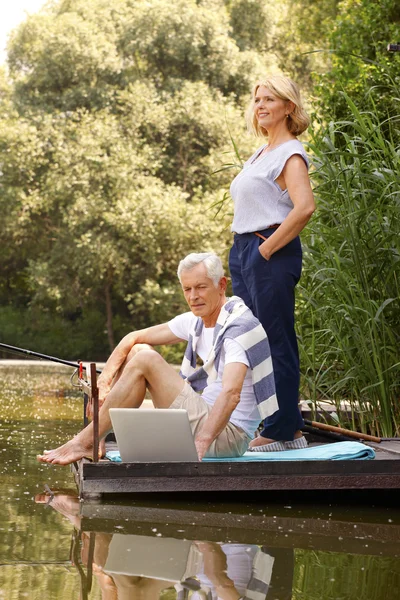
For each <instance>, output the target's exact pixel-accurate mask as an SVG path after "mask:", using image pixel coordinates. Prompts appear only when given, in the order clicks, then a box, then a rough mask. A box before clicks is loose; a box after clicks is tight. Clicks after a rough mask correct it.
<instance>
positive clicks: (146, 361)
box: [125, 344, 164, 376]
mask: <svg viewBox="0 0 400 600" xmlns="http://www.w3.org/2000/svg"><path fill="white" fill-rule="evenodd" d="M135 347H136V348H137V351H136V353H135V354H134V355H133V356H132V357H131V359H130V360H129V361H128V362H127V364H126V367H125V368H126V369H128V370H129V369H136V370H139V371H140V372H141V374H143V375H145V376H146V375H147V374H148V373H149V372H151V371H152V370H154V369H156V368H157V365H159V363H160V362H164V359H163V358H162V356H161V355H160V354H159V353H158V352H157V351H156V350H154V348H153V347H152V346H149V345H148V344H137V345H136V346H135Z"/></svg>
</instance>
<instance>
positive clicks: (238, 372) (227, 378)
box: [195, 362, 247, 460]
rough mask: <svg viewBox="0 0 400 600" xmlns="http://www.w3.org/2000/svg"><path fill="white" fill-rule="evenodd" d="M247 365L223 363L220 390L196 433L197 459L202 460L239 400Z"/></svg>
mask: <svg viewBox="0 0 400 600" xmlns="http://www.w3.org/2000/svg"><path fill="white" fill-rule="evenodd" d="M246 373H247V366H246V365H245V364H243V363H239V362H237V363H229V364H227V365H225V368H224V374H223V376H222V392H221V393H220V394H219V396H218V398H217V399H216V401H215V404H214V406H213V407H212V409H211V412H210V414H209V415H208V418H207V420H206V422H205V423H204V425H203V427H202V429H201V431H200V432H199V433H198V435H197V437H196V440H195V445H196V450H197V455H198V457H199V460H203V458H204V456H205V454H206V452H207V450H208V449H209V447H210V446H211V444H212V443H213V441H214V440H215V438H216V437H218V436H219V434H220V433H221V432H222V431H223V430H224V428H225V427H226V425H227V424H228V421H229V419H230V416H231V414H232V412H233V411H234V410H235V408H236V406H237V405H238V403H239V401H240V392H241V391H242V387H243V381H244V378H245V376H246Z"/></svg>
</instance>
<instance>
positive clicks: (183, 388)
mask: <svg viewBox="0 0 400 600" xmlns="http://www.w3.org/2000/svg"><path fill="white" fill-rule="evenodd" d="M178 277H179V280H180V282H181V285H182V290H183V293H184V296H185V299H186V301H187V303H188V305H189V308H190V311H191V312H188V313H184V314H182V315H179V316H177V317H175V318H174V319H172V320H171V321H169V322H168V323H163V324H161V325H155V326H154V327H149V328H147V329H141V330H139V331H134V332H132V333H129V334H128V335H126V336H125V337H124V338H123V339H122V341H121V342H120V343H119V344H118V346H117V347H116V348H115V350H114V351H113V352H112V354H111V356H110V358H109V359H108V361H107V363H106V365H105V367H104V369H103V372H102V373H101V375H100V377H99V380H98V386H99V396H100V401H101V402H102V406H101V409H100V413H99V434H100V438H103V437H104V436H105V435H106V434H107V433H108V432H109V431H110V429H111V421H110V416H109V409H110V408H113V407H131V408H139V406H140V405H141V404H142V402H143V399H144V397H145V393H146V390H148V391H149V392H150V395H151V398H152V401H153V404H154V406H155V407H156V408H171V409H174V408H184V409H186V410H187V412H188V416H189V421H190V426H191V429H192V432H193V436H194V439H195V444H196V449H197V454H198V457H199V460H202V459H203V457H204V456H205V455H207V456H213V457H231V456H232V457H233V456H241V455H242V454H243V453H244V452H245V451H246V450H247V448H248V445H249V442H250V440H251V439H252V438H253V436H254V431H255V430H256V429H257V427H258V425H259V422H260V420H261V419H262V418H265V417H266V416H267V415H271V414H273V413H274V412H275V411H276V410H277V408H278V406H277V401H276V396H275V385H274V379H273V373H272V361H271V356H270V351H269V345H268V340H267V337H266V334H265V331H264V329H263V328H262V326H261V325H260V323H259V321H258V320H257V319H256V318H255V317H254V315H253V314H252V312H251V311H250V310H249V309H248V308H247V307H246V306H245V304H244V303H243V301H242V300H241V299H240V298H236V297H233V298H227V297H226V295H225V291H226V283H227V280H226V277H225V276H224V272H223V268H222V263H221V260H220V259H219V258H218V256H216V255H215V254H212V253H201V254H189V255H188V256H187V257H186V258H184V259H183V260H182V261H181V262H180V264H179V267H178ZM182 340H186V341H188V346H187V349H186V352H185V357H184V359H183V363H182V369H181V373H180V374H179V375H178V373H177V372H176V371H175V369H174V368H173V367H171V366H170V365H169V364H167V363H166V362H165V360H164V359H163V358H162V357H161V356H160V354H158V353H157V352H156V351H155V350H154V349H153V346H155V345H159V344H176V343H178V342H181V341H182ZM197 355H198V356H199V357H200V358H201V359H202V360H203V367H200V368H197V367H196V359H197ZM200 391H201V392H202V394H201V395H199V394H198V392H200ZM154 435H162V433H161V434H160V432H154ZM92 439H93V431H92V424H89V425H88V426H87V427H85V429H83V430H82V431H81V432H80V433H79V434H78V435H77V436H76V437H74V438H73V439H72V440H70V441H68V442H67V443H66V444H64V445H63V446H60V447H59V448H57V449H55V450H49V451H45V453H44V454H43V455H40V456H38V460H40V461H41V462H47V463H53V464H60V465H66V464H69V463H71V462H73V461H76V460H79V459H80V458H82V457H83V456H86V455H88V454H90V452H91V451H92Z"/></svg>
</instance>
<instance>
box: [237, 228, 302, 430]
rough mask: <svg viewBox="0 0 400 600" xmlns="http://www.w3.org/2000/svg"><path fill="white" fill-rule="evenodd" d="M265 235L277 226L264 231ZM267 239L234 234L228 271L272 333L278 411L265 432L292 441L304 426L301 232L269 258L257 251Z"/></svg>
mask: <svg viewBox="0 0 400 600" xmlns="http://www.w3.org/2000/svg"><path fill="white" fill-rule="evenodd" d="M259 233H261V234H262V235H263V236H264V237H269V236H270V235H272V234H273V233H274V229H266V230H264V231H260V232H259ZM262 243H263V240H262V239H260V238H259V237H257V236H256V235H254V233H245V234H240V235H239V234H235V237H234V243H233V246H232V248H231V251H230V255H229V270H230V273H231V278H232V288H233V293H234V294H235V296H240V297H241V298H242V299H243V300H244V302H245V303H246V304H247V306H248V307H249V308H250V309H251V310H252V311H253V313H254V314H255V315H256V317H257V318H258V319H259V321H260V322H261V324H262V326H263V327H264V329H265V331H266V332H267V335H268V340H269V344H270V348H271V355H272V365H273V368H274V377H275V386H276V395H277V399H278V406H279V410H278V411H277V412H275V413H274V414H273V415H272V416H271V417H268V418H267V419H265V421H264V428H263V430H262V432H261V435H262V436H263V437H266V438H272V439H273V440H285V441H288V440H293V436H294V433H295V431H297V430H298V429H300V428H301V427H302V426H303V425H304V422H303V419H302V417H301V414H300V411H299V408H298V400H299V382H300V368H299V351H298V347H297V339H296V333H295V329H294V288H295V286H296V284H297V282H298V280H299V278H300V274H301V266H302V251H301V245H300V239H299V237H296V238H295V239H294V240H292V241H291V242H289V244H287V245H286V246H284V247H283V248H281V249H280V250H278V251H277V252H275V253H274V254H273V255H272V256H271V258H270V259H269V260H265V258H263V257H262V256H261V254H260V252H259V250H258V248H259V246H260V245H261V244H262Z"/></svg>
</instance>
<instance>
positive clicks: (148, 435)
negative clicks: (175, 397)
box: [110, 408, 199, 462]
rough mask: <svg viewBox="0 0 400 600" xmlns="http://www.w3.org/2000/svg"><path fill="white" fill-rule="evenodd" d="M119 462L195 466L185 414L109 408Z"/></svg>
mask: <svg viewBox="0 0 400 600" xmlns="http://www.w3.org/2000/svg"><path fill="white" fill-rule="evenodd" d="M110 418H111V422H112V426H113V429H114V433H115V437H116V440H117V444H118V450H119V452H120V454H121V460H122V462H198V460H199V459H198V456H197V452H196V447H195V445H194V440H193V435H192V431H191V429H190V424H189V417H188V414H187V411H186V410H184V409H182V408H140V409H138V408H110Z"/></svg>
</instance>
